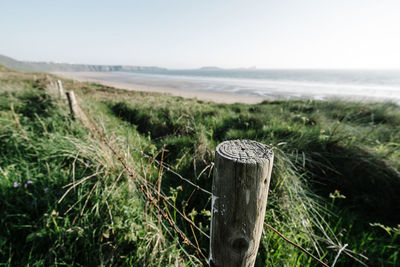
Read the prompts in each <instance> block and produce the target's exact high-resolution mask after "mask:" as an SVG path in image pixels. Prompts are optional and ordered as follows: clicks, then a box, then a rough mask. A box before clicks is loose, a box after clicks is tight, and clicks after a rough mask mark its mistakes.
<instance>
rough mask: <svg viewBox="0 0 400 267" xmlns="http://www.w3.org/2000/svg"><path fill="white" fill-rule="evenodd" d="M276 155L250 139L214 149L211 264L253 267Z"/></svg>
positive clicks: (227, 266)
mask: <svg viewBox="0 0 400 267" xmlns="http://www.w3.org/2000/svg"><path fill="white" fill-rule="evenodd" d="M273 159H274V154H273V151H272V149H271V148H270V147H268V146H266V145H264V144H261V143H258V142H256V141H251V140H232V141H225V142H223V143H221V144H219V145H218V146H217V149H216V152H215V166H214V177H213V185H212V194H213V195H212V204H211V205H212V208H211V209H212V210H211V237H210V259H209V262H210V266H216V267H235V266H240V267H242V266H246V267H247V266H254V264H255V260H256V256H257V251H258V247H259V244H260V239H261V234H262V230H263V222H264V217H265V208H266V205H267V197H268V188H269V183H270V179H271V171H272V164H273Z"/></svg>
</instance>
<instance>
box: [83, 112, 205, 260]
mask: <svg viewBox="0 0 400 267" xmlns="http://www.w3.org/2000/svg"><path fill="white" fill-rule="evenodd" d="M81 111H82V112H83V110H81ZM83 114H85V113H84V112H83ZM85 116H86V118H87V119H88V121H89V122H90V123H91V124H92V127H93V128H94V129H95V131H96V132H97V134H98V135H99V137H100V139H101V140H102V141H103V142H104V144H105V145H106V146H107V147H108V148H109V149H110V150H111V152H112V153H113V154H114V155H115V156H116V157H117V159H118V161H120V162H121V164H122V166H123V168H124V169H125V170H126V171H127V173H128V174H129V176H130V177H131V178H132V179H133V180H134V181H135V182H136V183H137V184H138V185H139V189H140V191H142V193H143V194H144V196H145V197H146V198H147V199H148V201H149V202H150V203H151V204H152V205H153V206H154V207H155V208H156V209H157V210H158V212H159V213H160V214H161V215H162V217H163V218H164V219H165V220H167V221H168V223H169V224H170V225H171V227H172V228H173V229H174V230H175V232H177V233H178V234H179V236H180V237H181V238H182V239H183V243H184V244H188V245H189V246H191V247H193V248H194V249H195V250H196V251H197V252H198V253H199V255H201V256H202V257H203V261H204V262H205V263H207V264H208V259H207V257H206V256H205V255H204V254H203V252H202V250H201V249H200V247H198V246H195V245H194V244H193V243H192V242H191V241H190V239H189V238H188V237H187V236H186V235H185V233H184V232H183V231H182V230H180V229H179V228H178V226H177V225H176V224H175V222H174V221H173V220H172V218H170V216H169V215H168V213H166V212H165V211H163V210H162V209H161V208H160V207H159V205H158V203H157V201H156V199H155V198H154V197H153V194H151V193H149V191H148V189H147V190H146V189H145V187H146V188H148V187H147V185H148V183H147V181H146V180H145V179H144V178H143V177H141V176H140V175H137V174H136V175H135V173H133V171H131V170H130V168H129V167H128V166H127V163H126V162H125V161H124V160H123V158H122V157H121V156H120V155H119V154H118V153H117V151H116V149H114V148H113V147H112V146H111V145H110V143H109V142H108V140H107V139H106V137H105V136H104V135H103V133H102V131H101V130H100V129H99V128H98V127H97V125H96V124H95V123H94V121H93V120H92V119H91V118H90V117H88V116H87V115H86V114H85ZM138 178H139V179H140V180H142V182H143V181H145V182H144V184H142V182H140V180H139V179H138ZM150 188H151V189H152V190H153V191H155V192H156V193H158V194H159V196H160V197H161V198H163V200H164V201H165V202H167V203H168V204H169V205H170V206H171V207H173V208H174V209H175V210H176V211H177V212H178V213H179V215H180V216H181V217H183V218H184V219H185V220H186V221H187V222H189V223H190V225H192V226H194V227H195V228H196V229H197V230H198V231H200V232H201V233H202V234H203V235H205V236H206V237H208V238H209V236H208V235H207V234H206V233H204V231H202V230H201V229H200V228H199V227H198V226H197V225H195V224H194V222H192V221H191V220H190V219H189V218H187V217H186V216H184V215H183V214H182V213H181V212H180V211H179V210H178V209H177V208H176V207H175V206H173V205H172V204H171V203H170V202H169V201H168V200H167V198H166V197H165V196H164V195H162V194H161V193H159V192H157V190H155V189H154V188H153V187H152V186H150Z"/></svg>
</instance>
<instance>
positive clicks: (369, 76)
mask: <svg viewBox="0 0 400 267" xmlns="http://www.w3.org/2000/svg"><path fill="white" fill-rule="evenodd" d="M112 77H113V78H112V79H115V80H116V81H120V82H132V83H136V84H141V85H148V86H168V87H172V88H176V89H181V90H200V91H210V92H221V93H231V94H238V95H245V96H259V97H264V98H269V99H317V100H328V99H342V100H343V99H344V100H356V101H389V102H394V103H397V104H400V70H261V69H230V70H227V69H217V68H204V69H196V70H157V71H154V70H153V71H139V72H118V73H115V75H113V76H112Z"/></svg>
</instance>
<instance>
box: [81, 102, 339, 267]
mask: <svg viewBox="0 0 400 267" xmlns="http://www.w3.org/2000/svg"><path fill="white" fill-rule="evenodd" d="M78 108H79V109H80V112H81V115H83V116H84V118H82V121H83V123H84V124H86V123H89V124H91V127H90V126H89V125H86V126H87V127H88V129H89V130H90V131H91V130H92V129H94V130H95V132H96V133H97V135H98V136H99V138H100V140H102V141H103V143H104V144H105V145H106V146H107V147H108V148H109V149H110V151H111V152H112V154H113V155H114V156H115V157H116V158H117V160H118V161H119V162H120V163H121V164H122V166H123V168H124V169H125V171H126V172H127V173H128V176H129V177H131V179H132V180H133V181H134V182H136V184H137V185H138V188H139V190H140V191H141V192H142V193H143V196H144V197H145V198H146V199H147V201H148V202H150V203H151V205H153V206H154V207H155V208H156V209H157V211H158V212H159V214H160V215H161V216H162V217H163V218H164V219H165V220H166V221H167V222H168V223H169V225H170V226H171V227H172V229H173V230H174V231H175V232H176V233H178V235H179V236H180V238H181V239H182V240H183V243H184V244H187V245H189V246H190V247H192V248H194V249H195V250H196V251H197V253H198V254H199V255H200V256H201V257H202V258H203V260H200V259H197V258H196V259H197V260H199V261H200V262H202V263H203V264H204V263H205V264H207V265H208V259H207V257H206V256H205V255H204V253H203V251H202V250H201V248H200V247H199V244H198V241H197V238H196V235H195V233H194V230H193V227H194V228H195V229H196V230H198V231H199V232H200V233H201V234H202V235H204V236H205V237H207V238H208V239H210V236H209V235H208V234H206V233H205V232H204V231H203V230H201V229H200V228H199V227H198V226H197V225H196V224H195V223H194V222H193V221H192V220H190V218H188V217H187V216H186V214H185V212H184V211H183V213H182V212H181V211H180V210H179V209H177V208H176V207H175V205H173V204H172V203H170V202H169V201H168V197H166V196H165V195H164V194H163V193H161V192H160V191H157V189H155V188H154V187H153V185H152V184H150V183H149V182H148V181H147V180H146V179H145V178H143V177H141V176H140V175H139V174H137V173H135V172H133V171H132V170H131V169H130V168H129V166H128V164H127V163H126V162H125V160H124V159H123V158H122V156H121V155H120V154H119V153H118V152H117V150H116V149H115V148H114V147H113V146H112V145H111V144H110V142H109V141H108V140H107V138H106V137H105V135H104V134H103V132H102V131H101V130H100V128H99V127H98V126H97V124H96V123H95V122H94V121H93V119H92V118H91V117H89V116H88V115H87V114H86V113H85V112H84V111H83V110H82V109H81V108H80V107H79V106H78ZM129 146H130V147H131V148H132V149H133V150H135V151H137V152H140V153H141V155H142V156H144V157H146V158H149V159H151V160H152V161H153V162H155V163H157V164H158V165H159V166H160V168H163V169H165V170H166V171H168V172H170V173H172V174H174V175H175V176H176V177H178V178H179V179H181V180H182V181H184V182H186V183H188V184H189V185H191V186H193V187H194V188H195V189H194V191H193V192H192V193H191V195H190V197H189V198H188V200H187V201H186V205H187V203H188V201H189V200H190V199H191V197H192V195H193V193H194V192H195V191H196V190H199V191H201V192H203V193H206V194H208V195H210V196H212V193H211V192H210V191H208V190H206V189H204V188H202V187H200V186H199V185H197V184H195V183H193V182H192V181H190V180H189V179H187V178H185V177H183V176H182V175H180V174H179V173H177V172H176V171H174V170H173V169H171V168H170V167H169V166H168V165H167V164H165V163H164V162H163V161H162V160H161V161H159V160H157V159H156V158H155V157H152V156H150V155H147V154H146V153H144V151H143V149H139V148H137V147H134V146H132V145H129ZM149 189H150V191H149ZM152 192H154V194H155V195H156V196H157V198H156V197H155V196H154V195H153V193H152ZM160 198H161V199H162V200H163V202H164V205H166V210H167V212H165V211H164V210H163V209H162V208H161V207H160V206H159V205H158V204H159V203H160ZM167 204H168V205H169V206H171V207H172V208H173V209H174V210H175V211H176V212H177V213H178V214H179V215H180V216H181V217H182V218H183V219H185V221H187V222H188V223H189V225H190V228H191V230H192V233H193V237H194V239H195V242H196V245H195V244H193V242H191V241H190V239H189V238H188V237H187V236H186V234H185V233H184V232H183V231H182V230H180V229H179V227H178V226H177V225H176V223H175V222H174V220H173V219H172V216H171V214H170V213H169V211H168V208H167ZM153 214H154V211H153ZM161 224H162V225H163V227H164V228H165V229H166V231H167V232H168V234H169V235H171V236H172V234H171V232H170V231H169V230H168V228H167V227H166V225H165V224H164V223H162V222H161ZM264 225H265V226H266V227H267V228H268V229H270V230H272V231H273V232H275V233H276V234H277V235H278V236H279V237H280V238H282V239H283V240H284V241H286V242H287V243H289V244H291V245H293V246H294V247H295V248H297V249H299V250H300V251H302V252H303V253H305V254H307V255H308V256H310V257H311V258H312V259H313V260H315V261H316V262H318V263H319V264H321V265H322V266H324V267H329V265H328V264H327V262H323V261H321V260H320V259H318V258H317V257H315V256H314V255H312V254H311V253H310V252H308V251H307V250H306V249H304V248H302V247H301V246H300V245H297V244H296V243H294V242H293V241H291V240H290V239H289V238H287V237H285V236H284V235H283V234H282V233H280V232H279V231H278V230H276V229H275V228H273V227H272V226H271V225H269V224H268V223H266V222H264ZM179 246H180V247H181V248H182V250H183V251H184V254H185V255H186V256H187V257H188V258H189V260H190V261H191V262H192V263H193V261H192V259H191V257H190V255H188V254H187V252H186V251H185V250H184V249H183V247H182V246H181V245H180V244H179ZM346 246H347V244H346V245H345V246H343V247H342V248H341V249H340V250H339V253H338V255H337V256H336V258H335V261H334V264H335V263H336V261H337V259H338V257H339V255H340V253H341V252H342V251H343V250H345V248H346Z"/></svg>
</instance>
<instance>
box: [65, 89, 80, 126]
mask: <svg viewBox="0 0 400 267" xmlns="http://www.w3.org/2000/svg"><path fill="white" fill-rule="evenodd" d="M65 94H66V95H67V98H68V104H69V110H70V112H71V117H72V119H73V120H74V119H75V118H76V116H77V107H78V103H77V102H76V97H75V93H74V91H67V92H66V93H65Z"/></svg>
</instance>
